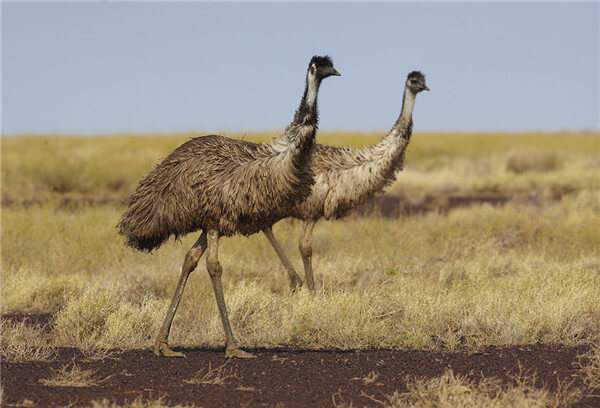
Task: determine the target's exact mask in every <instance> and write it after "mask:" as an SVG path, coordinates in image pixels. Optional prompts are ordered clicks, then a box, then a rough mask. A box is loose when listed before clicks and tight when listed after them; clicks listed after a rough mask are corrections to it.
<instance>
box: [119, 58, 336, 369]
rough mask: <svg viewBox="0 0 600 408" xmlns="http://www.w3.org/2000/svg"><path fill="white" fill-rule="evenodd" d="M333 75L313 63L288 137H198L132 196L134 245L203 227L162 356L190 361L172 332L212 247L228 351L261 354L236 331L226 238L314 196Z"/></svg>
mask: <svg viewBox="0 0 600 408" xmlns="http://www.w3.org/2000/svg"><path fill="white" fill-rule="evenodd" d="M331 75H339V73H338V72H337V71H336V70H335V68H334V67H333V63H332V62H331V59H330V58H329V57H318V56H314V57H313V58H312V59H311V61H310V63H309V66H308V71H307V74H306V83H305V88H304V95H303V97H302V100H301V102H300V106H299V107H298V109H297V110H296V113H295V115H294V119H293V120H292V122H291V124H290V125H288V127H287V128H286V129H285V131H284V133H283V134H282V135H281V136H280V137H278V138H275V139H273V140H272V141H270V142H269V143H264V144H256V143H250V142H245V141H241V140H234V139H229V138H226V137H223V136H217V135H209V136H203V137H197V138H194V139H191V140H189V141H187V142H186V143H184V144H182V145H181V146H179V147H178V148H177V149H175V150H174V151H173V152H172V153H171V154H170V155H169V156H168V157H167V158H166V159H164V160H163V162H162V163H160V164H158V165H157V166H156V167H155V168H154V169H153V170H152V171H150V173H148V174H147V175H146V176H145V177H144V178H143V179H142V180H141V181H140V183H139V185H138V187H137V189H136V191H135V193H134V194H133V195H132V196H131V197H130V198H129V200H128V202H127V208H126V209H125V212H124V213H123V215H122V216H121V219H120V220H119V224H118V227H119V233H120V234H122V235H124V236H125V237H126V239H127V244H128V245H129V246H132V247H133V248H136V249H138V250H145V251H151V250H153V249H155V248H158V247H159V246H160V245H161V244H162V243H163V242H164V241H165V240H167V239H168V238H169V237H170V236H171V235H174V236H175V237H178V236H181V235H185V234H188V233H190V232H195V231H200V230H202V234H201V235H200V238H198V240H197V241H196V243H195V244H194V245H193V246H192V247H191V248H190V250H189V251H188V252H187V254H186V256H185V261H184V263H183V267H182V271H181V276H180V278H179V283H178V284H177V289H176V290H175V294H174V296H173V299H172V301H171V304H170V306H169V309H168V311H167V315H166V317H165V321H164V323H163V326H162V328H161V330H160V332H159V334H158V337H157V339H156V343H155V346H154V353H155V354H156V355H157V356H160V355H161V354H162V355H164V356H168V357H173V356H177V357H183V354H182V353H178V352H175V351H172V350H170V349H169V347H168V344H167V340H168V336H169V331H170V328H171V323H172V321H173V317H174V315H175V312H176V311H177V306H178V305H179V300H180V299H181V295H182V293H183V290H184V287H185V283H186V281H187V278H188V276H189V275H190V273H191V272H192V271H193V270H194V269H195V268H196V266H197V264H198V261H199V259H200V257H201V256H202V254H203V253H204V251H205V250H207V252H208V254H207V259H206V268H207V269H208V273H209V274H210V278H211V281H212V285H213V289H214V292H215V297H216V300H217V305H218V307H219V313H220V315H221V320H222V323H223V329H224V331H225V338H226V343H227V346H226V350H225V354H226V355H227V357H242V358H249V357H254V356H253V355H252V354H250V353H247V352H245V351H243V350H241V349H239V348H238V347H237V345H236V341H235V339H234V336H233V333H232V331H231V326H230V324H229V319H228V317H227V309H226V307H225V300H224V298H223V290H222V287H221V274H222V268H221V265H220V264H219V260H218V242H219V237H221V236H230V235H233V234H235V233H241V234H244V235H250V234H253V233H256V232H259V231H261V230H265V229H268V228H269V227H270V226H271V225H273V224H274V223H276V222H277V221H279V220H281V219H282V218H284V217H286V216H287V215H288V213H289V212H290V211H291V208H292V207H293V206H294V205H295V204H297V203H298V202H300V201H301V200H303V199H304V198H306V197H307V196H308V194H309V193H310V186H311V185H312V183H313V182H314V179H313V177H314V175H313V173H312V170H311V168H310V159H311V155H312V151H313V147H314V140H315V133H316V130H317V123H318V111H317V95H318V91H319V86H320V84H321V81H322V80H323V79H324V78H327V77H328V76H331ZM296 276H297V275H296ZM291 278H292V277H291Z"/></svg>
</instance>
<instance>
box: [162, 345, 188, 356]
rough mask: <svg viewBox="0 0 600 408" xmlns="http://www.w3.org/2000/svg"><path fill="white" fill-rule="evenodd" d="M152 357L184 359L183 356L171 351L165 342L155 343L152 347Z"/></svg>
mask: <svg viewBox="0 0 600 408" xmlns="http://www.w3.org/2000/svg"><path fill="white" fill-rule="evenodd" d="M154 355H155V356H156V357H161V356H163V357H185V354H183V353H181V352H179V351H173V350H171V349H170V348H169V346H168V345H167V343H165V342H160V343H156V345H155V346H154Z"/></svg>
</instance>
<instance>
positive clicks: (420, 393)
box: [382, 371, 582, 408]
mask: <svg viewBox="0 0 600 408" xmlns="http://www.w3.org/2000/svg"><path fill="white" fill-rule="evenodd" d="M534 384H535V378H534V377H520V378H517V379H516V385H514V386H509V387H503V386H502V384H501V383H500V382H499V381H497V380H494V379H483V380H482V381H480V382H478V383H475V382H474V381H471V380H469V379H468V378H466V377H464V376H459V375H455V374H454V373H453V372H452V371H448V372H446V373H445V374H444V375H442V376H441V377H438V378H433V379H418V378H412V379H411V378H409V379H408V381H407V387H408V391H407V392H403V393H399V392H396V393H394V394H393V395H392V396H390V397H389V398H388V401H385V402H383V403H382V405H383V406H385V407H386V408H405V407H412V408H538V407H539V408H549V407H564V406H570V405H572V404H574V403H576V402H578V401H579V400H580V399H581V397H582V391H581V390H580V389H577V388H570V387H568V386H565V387H562V388H560V389H558V390H556V391H554V392H551V391H549V390H547V389H545V388H537V387H535V385H534Z"/></svg>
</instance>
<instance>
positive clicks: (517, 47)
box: [1, 2, 600, 134]
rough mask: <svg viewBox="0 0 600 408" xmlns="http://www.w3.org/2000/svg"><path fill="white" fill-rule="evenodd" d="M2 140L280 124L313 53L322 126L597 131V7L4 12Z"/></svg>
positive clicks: (35, 7) (87, 7) (155, 6)
mask: <svg viewBox="0 0 600 408" xmlns="http://www.w3.org/2000/svg"><path fill="white" fill-rule="evenodd" d="M1 7H2V85H3V86H2V131H3V133H4V134H19V133H48V132H58V133H83V134H92V133H113V132H179V131H199V132H204V131H206V132H209V131H210V132H218V131H226V132H233V131H245V130H248V131H252V130H277V129H282V128H283V127H285V125H286V124H287V123H288V122H289V121H290V120H291V117H292V114H293V111H294V109H295V108H296V107H297V105H298V102H299V99H300V96H301V93H302V90H303V86H304V75H305V71H306V66H307V63H308V61H309V59H310V57H311V56H312V55H313V54H321V53H327V54H329V55H331V56H332V57H333V59H334V63H335V66H336V68H337V69H338V70H339V71H340V72H341V73H342V76H341V77H339V78H337V77H335V78H331V79H328V80H327V81H326V82H324V84H323V86H322V89H321V93H320V97H319V106H320V112H321V121H320V123H321V126H320V128H321V129H322V130H356V131H369V130H385V129H388V128H390V127H391V126H392V124H393V122H394V121H395V119H396V117H397V116H398V113H399V110H400V107H401V102H402V90H403V86H404V80H405V78H406V74H407V73H408V72H410V71H412V70H421V71H422V72H423V73H425V74H426V75H427V82H428V85H429V87H430V88H431V92H430V93H423V94H420V95H419V97H418V98H417V102H416V105H415V113H414V121H415V129H416V130H434V131H437V130H441V131H459V130H471V131H493V130H499V131H528V130H548V131H555V130H564V129H571V130H577V129H592V130H597V129H598V128H600V119H599V110H600V106H599V92H600V91H599V90H600V83H599V78H600V66H599V64H600V51H599V50H600V32H599V17H600V4H599V3H597V2H596V3H593V2H592V3H458V4H452V3H420V4H417V3H375V4H373V3H370V4H367V3H170V4H168V3H113V2H104V3H10V2H9V3H6V2H4V3H3V4H2V6H1Z"/></svg>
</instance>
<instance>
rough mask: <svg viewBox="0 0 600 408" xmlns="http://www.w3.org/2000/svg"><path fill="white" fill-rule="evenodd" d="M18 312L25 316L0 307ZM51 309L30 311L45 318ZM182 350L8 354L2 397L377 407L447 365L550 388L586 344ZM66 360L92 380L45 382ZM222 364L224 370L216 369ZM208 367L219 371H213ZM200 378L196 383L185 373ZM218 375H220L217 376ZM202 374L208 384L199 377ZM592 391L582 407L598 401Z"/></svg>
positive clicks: (576, 375) (566, 374)
mask: <svg viewBox="0 0 600 408" xmlns="http://www.w3.org/2000/svg"><path fill="white" fill-rule="evenodd" d="M3 318H10V319H22V318H23V316H3ZM49 320H50V317H49V316H48V315H39V316H30V317H29V318H28V321H29V322H32V323H33V322H35V321H37V322H39V323H46V322H48V321H49ZM183 351H184V352H185V353H186V355H187V357H186V358H185V359H166V358H157V357H155V356H154V355H153V354H152V353H151V351H150V350H128V351H114V353H113V354H112V356H110V357H107V358H104V359H101V360H94V359H89V358H86V357H85V356H84V355H83V354H82V353H81V352H80V351H79V350H77V349H72V348H61V349H59V350H58V353H57V356H56V359H55V360H54V361H52V362H31V363H11V362H6V361H4V360H3V361H2V370H1V380H2V388H3V402H2V405H3V406H24V405H23V402H24V401H27V400H28V401H29V402H26V406H37V407H57V406H86V405H87V404H89V403H90V401H92V400H102V399H107V400H109V401H113V402H116V403H119V404H123V403H125V402H127V401H132V400H135V399H136V398H139V397H141V398H142V399H157V398H161V397H162V398H163V401H164V402H165V403H169V404H194V405H196V406H200V407H207V408H208V407H224V406H227V407H274V406H281V407H330V406H334V405H336V404H338V405H339V404H340V403H342V402H343V404H344V406H350V404H352V405H351V406H357V407H362V406H366V407H377V406H381V405H382V404H381V402H378V401H386V395H390V394H392V393H394V391H399V392H403V391H405V390H406V378H407V376H416V377H422V378H432V377H437V376H440V375H442V374H444V372H446V371H447V370H449V369H451V370H452V371H453V372H454V373H455V374H459V375H466V376H467V377H468V378H470V379H472V380H475V381H478V380H481V379H483V378H497V379H498V380H500V381H501V382H502V383H503V384H504V385H506V386H511V385H514V384H515V376H518V375H519V374H524V375H533V374H535V378H536V386H539V387H547V388H548V389H550V390H554V389H556V388H557V387H559V386H560V384H563V385H564V384H568V383H572V384H573V385H575V386H577V385H578V384H580V383H581V377H580V371H579V368H580V365H579V363H580V356H581V355H582V354H584V353H585V352H586V351H587V348H586V347H581V346H580V347H568V346H564V345H541V344H540V345H528V346H512V347H485V348H482V349H480V350H477V351H474V352H473V351H471V352H461V351H453V352H443V351H439V352H438V351H426V350H382V349H379V350H355V351H342V350H324V351H313V350H301V349H294V348H285V349H255V350H251V351H252V352H253V353H255V354H256V355H257V356H258V358H257V359H253V360H231V361H227V360H226V359H225V357H224V353H223V351H222V350H215V349H201V348H193V349H186V350H183ZM67 364H76V365H77V366H78V367H79V368H81V369H84V370H92V371H93V372H94V378H95V379H96V380H98V383H97V384H96V385H95V386H89V387H64V386H46V385H44V384H43V383H42V382H41V381H40V380H43V379H48V378H51V377H52V376H53V375H55V374H56V372H57V371H58V370H60V369H61V368H62V367H64V366H65V365H67ZM215 369H218V370H215ZM209 370H213V371H212V374H211V372H209ZM193 378H201V379H202V380H201V381H200V383H196V384H194V383H189V382H186V380H188V381H189V380H191V379H193ZM219 379H221V380H222V381H219ZM202 381H204V383H202ZM596 394H598V393H594V394H593V395H588V396H586V397H584V399H583V400H582V401H581V402H580V403H579V404H577V405H576V406H578V407H598V406H600V396H599V395H596Z"/></svg>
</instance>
